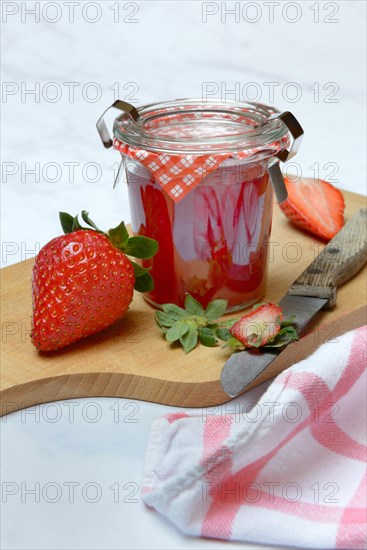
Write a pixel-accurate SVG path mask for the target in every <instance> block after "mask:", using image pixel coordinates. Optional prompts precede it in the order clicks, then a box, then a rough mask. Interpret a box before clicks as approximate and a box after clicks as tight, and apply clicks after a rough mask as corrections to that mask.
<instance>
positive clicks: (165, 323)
mask: <svg viewBox="0 0 367 550" xmlns="http://www.w3.org/2000/svg"><path fill="white" fill-rule="evenodd" d="M155 320H156V321H157V323H158V325H159V326H160V327H161V328H170V327H172V325H173V324H174V323H175V320H174V319H172V317H170V316H169V315H167V314H166V313H164V312H163V311H156V312H155Z"/></svg>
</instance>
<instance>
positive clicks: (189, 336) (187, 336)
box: [180, 323, 198, 353]
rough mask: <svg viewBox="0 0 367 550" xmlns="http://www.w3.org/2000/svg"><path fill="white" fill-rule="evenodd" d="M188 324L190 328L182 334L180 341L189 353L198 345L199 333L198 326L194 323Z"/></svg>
mask: <svg viewBox="0 0 367 550" xmlns="http://www.w3.org/2000/svg"><path fill="white" fill-rule="evenodd" d="M186 326H188V329H189V330H188V331H187V332H185V333H184V334H182V335H181V336H180V342H181V344H182V346H183V349H184V352H185V353H189V352H190V351H192V350H193V349H194V348H195V347H196V344H197V341H198V333H197V330H196V326H195V325H194V324H193V323H190V324H187V325H186Z"/></svg>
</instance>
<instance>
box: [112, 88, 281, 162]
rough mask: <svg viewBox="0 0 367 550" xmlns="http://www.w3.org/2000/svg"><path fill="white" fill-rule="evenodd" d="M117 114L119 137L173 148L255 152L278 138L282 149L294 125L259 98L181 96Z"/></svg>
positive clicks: (151, 148)
mask: <svg viewBox="0 0 367 550" xmlns="http://www.w3.org/2000/svg"><path fill="white" fill-rule="evenodd" d="M137 112H138V114H139V117H138V119H137V120H136V121H135V120H134V119H133V118H132V117H131V116H130V115H129V114H128V113H123V114H121V115H120V116H118V117H117V118H116V119H115V122H114V125H113V133H114V136H115V138H117V140H119V141H121V142H122V143H125V144H127V145H129V146H131V147H135V148H139V149H142V150H148V151H154V152H158V153H170V154H182V153H184V154H218V153H227V154H230V153H234V152H244V153H248V154H251V151H252V150H256V151H259V150H261V149H263V148H264V149H266V148H267V147H268V146H270V145H272V149H273V154H276V152H277V151H276V149H277V148H276V147H274V144H275V143H276V142H278V141H280V143H279V148H278V150H281V149H283V148H284V147H285V140H282V138H284V137H285V136H286V135H287V134H288V132H289V130H288V128H287V126H286V125H285V124H284V123H283V121H282V120H281V119H279V118H277V117H276V115H278V114H280V111H278V110H277V109H276V108H274V107H270V106H268V105H265V104H262V103H255V102H241V103H238V102H234V101H222V100H219V99H217V100H211V101H210V102H209V101H203V100H201V99H190V98H187V99H176V100H173V101H165V102H157V103H150V104H147V105H142V106H140V107H138V108H137Z"/></svg>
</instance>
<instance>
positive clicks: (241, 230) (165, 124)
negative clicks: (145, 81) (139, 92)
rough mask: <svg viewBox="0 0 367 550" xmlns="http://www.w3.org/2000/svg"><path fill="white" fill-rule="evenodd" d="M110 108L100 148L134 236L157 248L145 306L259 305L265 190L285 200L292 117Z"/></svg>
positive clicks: (221, 106) (239, 109)
mask: <svg viewBox="0 0 367 550" xmlns="http://www.w3.org/2000/svg"><path fill="white" fill-rule="evenodd" d="M112 107H115V108H117V109H119V110H120V111H122V114H120V115H119V116H118V117H117V118H116V119H115V122H114V126H113V133H114V139H113V140H112V139H111V137H110V135H109V133H108V130H107V127H106V125H105V123H104V120H103V116H104V114H105V113H103V115H102V116H101V118H100V119H99V120H98V122H97V129H98V131H99V134H100V136H101V139H102V142H103V144H104V145H105V147H111V146H112V145H113V146H114V148H115V149H117V150H118V151H120V153H121V155H122V162H123V164H124V167H125V171H126V178H127V184H128V188H129V200H130V208H131V220H132V229H133V232H134V234H137V235H146V236H148V237H151V238H153V239H157V241H158V243H159V251H158V253H157V254H156V256H155V257H154V258H153V259H152V260H146V261H143V265H144V266H145V267H151V268H152V269H151V274H152V276H153V279H154V283H155V287H154V290H153V291H152V292H149V293H147V294H146V295H145V298H146V300H147V301H148V302H149V303H150V304H152V305H154V306H157V307H159V306H160V305H161V304H165V303H167V302H171V303H175V304H178V305H182V304H183V302H184V299H185V293H186V292H189V293H190V294H191V295H192V296H193V297H194V298H196V299H197V300H198V301H199V302H200V303H201V304H202V305H203V306H204V307H205V306H206V305H207V304H208V302H209V301H211V300H213V299H216V298H223V299H226V300H228V311H233V310H237V309H242V308H244V307H246V306H248V305H250V304H252V303H254V302H257V301H259V300H260V298H261V296H262V295H263V294H264V291H265V286H266V277H267V268H268V243H269V238H270V231H271V222H272V206H273V189H272V186H271V184H270V181H271V183H272V184H273V187H274V191H275V194H276V196H277V200H278V201H279V202H282V201H284V200H285V199H286V198H287V192H286V188H285V185H284V181H283V177H282V173H281V170H280V167H279V161H280V160H281V161H283V162H284V161H286V160H288V159H289V158H290V157H292V156H294V154H295V153H296V152H297V150H298V147H299V144H300V141H301V139H302V136H303V130H302V128H301V126H300V125H299V123H298V122H297V120H296V119H295V117H294V116H293V115H292V114H291V113H289V112H285V113H280V112H279V111H277V110H276V109H274V108H272V107H269V106H266V105H263V104H260V103H234V102H227V101H226V102H221V101H213V102H210V103H207V102H203V101H200V100H193V99H182V100H175V101H170V102H165V103H155V104H150V105H144V106H142V107H139V108H137V109H136V108H135V107H133V106H132V105H129V104H128V103H126V102H123V101H116V102H115V103H114V104H113V105H112ZM290 135H291V136H292V140H291V138H290ZM291 141H292V146H291V148H290V149H289V147H290V142H291ZM269 176H270V178H269ZM269 180H270V181H269Z"/></svg>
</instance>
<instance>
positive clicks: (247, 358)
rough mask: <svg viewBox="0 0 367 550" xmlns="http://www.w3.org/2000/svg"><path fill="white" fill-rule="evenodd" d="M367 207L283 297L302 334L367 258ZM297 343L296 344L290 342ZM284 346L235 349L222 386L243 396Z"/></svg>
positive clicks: (287, 314) (282, 302)
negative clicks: (237, 350) (236, 350)
mask: <svg viewBox="0 0 367 550" xmlns="http://www.w3.org/2000/svg"><path fill="white" fill-rule="evenodd" d="M366 221H367V209H366V208H362V209H360V210H358V211H357V212H356V213H355V214H354V216H353V217H352V218H351V220H350V221H349V222H348V223H347V224H346V225H345V226H344V227H343V228H342V229H341V230H340V231H339V233H337V235H335V237H334V238H333V239H332V240H331V241H330V242H329V243H328V244H327V245H326V246H325V248H324V249H323V250H322V251H321V253H320V254H319V255H318V256H317V257H316V258H315V260H314V261H313V262H312V263H311V264H310V265H309V266H308V268H307V269H305V271H303V273H301V275H300V276H299V277H298V279H296V281H294V283H293V284H292V285H291V287H290V288H289V290H288V292H287V294H286V295H285V296H284V297H283V298H282V299H281V300H280V302H279V305H280V307H281V308H282V309H283V312H284V318H285V319H287V318H288V317H291V316H293V315H294V316H295V317H296V320H295V325H296V328H297V331H298V335H299V336H302V334H304V333H305V331H306V330H307V326H308V324H309V323H310V321H311V320H312V319H313V318H314V317H315V315H316V314H317V313H318V312H319V311H320V310H321V309H323V308H325V309H327V308H331V307H333V306H334V305H335V302H336V289H337V287H338V286H341V285H342V284H344V283H345V282H347V281H349V279H351V278H352V277H353V276H354V275H355V274H356V273H357V272H358V271H359V270H360V269H361V268H362V267H363V265H364V264H365V263H366V261H367V232H366ZM289 345H291V346H292V345H295V344H289ZM283 350H284V348H281V349H279V348H274V349H270V348H267V349H266V350H263V351H262V350H259V349H247V350H244V351H240V352H235V353H233V354H232V355H231V357H230V358H229V359H228V361H227V362H226V363H225V365H224V367H223V369H222V372H221V385H222V388H223V390H224V391H225V392H226V394H227V395H229V396H230V397H236V396H237V395H240V394H241V393H242V392H244V391H245V389H246V388H247V387H248V386H249V385H250V384H251V383H252V382H253V381H254V380H255V379H256V378H257V377H258V376H259V375H260V374H261V373H262V372H263V371H264V370H265V369H266V368H267V367H268V366H269V365H270V363H271V362H272V361H273V360H274V359H275V358H276V357H277V356H278V355H279V354H280V353H282V351H283Z"/></svg>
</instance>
